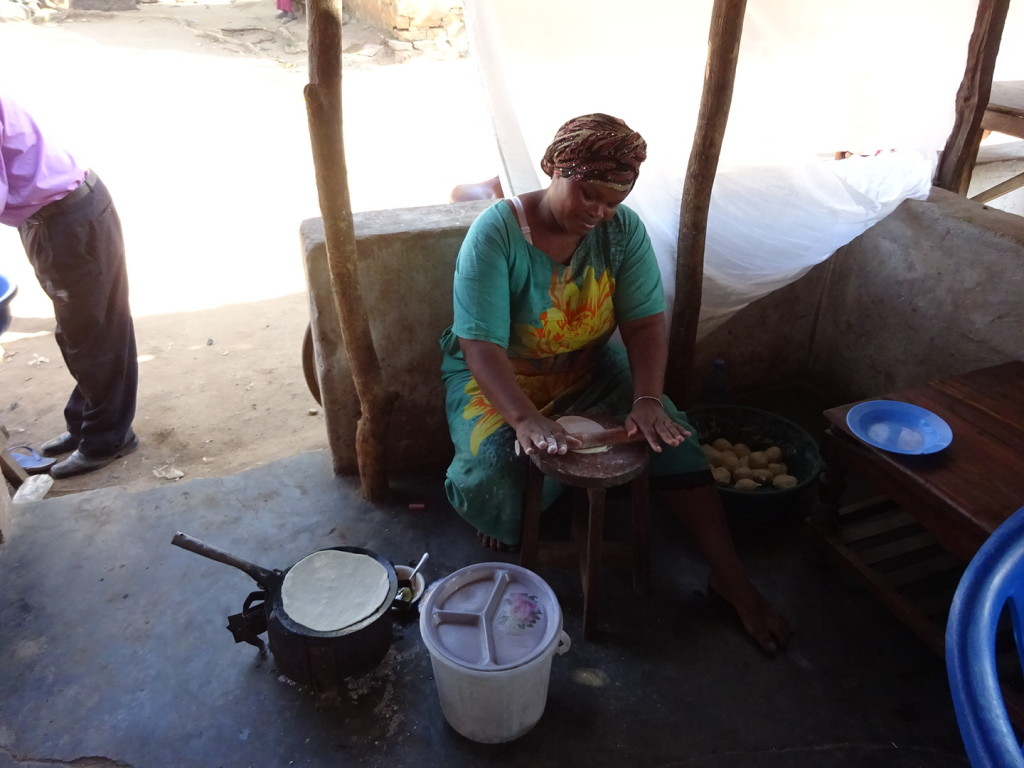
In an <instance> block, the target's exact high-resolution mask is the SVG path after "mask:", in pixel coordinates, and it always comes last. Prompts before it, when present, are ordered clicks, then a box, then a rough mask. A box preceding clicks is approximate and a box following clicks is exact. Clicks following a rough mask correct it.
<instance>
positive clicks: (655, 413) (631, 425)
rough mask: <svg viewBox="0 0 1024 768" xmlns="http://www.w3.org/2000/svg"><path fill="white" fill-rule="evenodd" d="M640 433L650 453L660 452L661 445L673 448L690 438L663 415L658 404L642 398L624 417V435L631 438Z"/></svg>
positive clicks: (666, 415) (663, 410)
mask: <svg viewBox="0 0 1024 768" xmlns="http://www.w3.org/2000/svg"><path fill="white" fill-rule="evenodd" d="M638 432H639V433H642V434H643V436H644V438H645V439H646V440H647V444H648V445H649V446H650V447H651V450H652V451H657V452H659V453H660V452H661V446H662V443H664V444H665V445H671V446H672V447H675V446H677V445H679V444H680V443H681V442H683V440H685V439H686V438H687V437H689V436H690V433H689V432H688V431H687V430H685V429H683V428H682V427H681V426H679V425H678V424H676V423H675V422H674V421H672V419H670V418H669V417H668V414H667V413H665V409H664V407H663V406H662V405H661V403H660V402H658V401H655V400H651V399H648V398H644V399H642V400H638V401H637V402H636V403H634V405H633V410H632V412H631V413H630V414H629V416H627V417H626V434H628V435H629V436H630V437H633V436H634V435H636V434H637V433H638Z"/></svg>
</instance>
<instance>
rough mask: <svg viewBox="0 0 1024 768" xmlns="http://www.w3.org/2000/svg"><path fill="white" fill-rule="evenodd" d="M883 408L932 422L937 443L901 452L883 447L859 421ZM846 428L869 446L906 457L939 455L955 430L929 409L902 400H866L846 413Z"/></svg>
mask: <svg viewBox="0 0 1024 768" xmlns="http://www.w3.org/2000/svg"><path fill="white" fill-rule="evenodd" d="M883 407H884V408H887V409H891V410H895V411H897V412H903V413H907V414H914V415H915V416H917V417H918V418H919V419H925V420H927V421H929V422H931V424H932V426H933V427H934V428H935V429H936V431H937V433H938V439H937V442H934V443H931V444H927V445H924V446H922V447H921V448H920V449H916V450H900V449H899V448H893V447H890V446H886V445H882V444H881V443H879V442H878V441H877V440H874V439H872V438H871V436H870V435H869V434H868V433H867V431H866V430H863V429H861V427H860V421H859V420H860V419H861V418H862V417H863V416H864V415H865V414H867V413H871V412H872V411H875V410H880V409H881V408H883ZM846 426H847V427H849V429H850V431H851V432H852V433H853V434H854V436H855V437H857V439H859V440H862V441H864V442H865V443H867V444H868V445H870V446H873V447H875V448H878V449H879V450H882V451H888V452H889V453H899V454H902V455H904V456H925V455H928V454H932V453H938V452H939V451H941V450H944V449H945V448H948V447H949V444H950V443H952V442H953V430H952V429H951V428H950V426H949V424H947V423H946V420H945V419H943V418H942V417H941V416H939V415H938V414H936V413H933V412H932V411H929V410H928V409H927V408H922V407H921V406H920V405H914V404H913V403H905V402H903V401H902V400H865V401H864V402H862V403H857V404H856V405H855V406H853V407H852V408H851V409H850V410H849V411H847V412H846Z"/></svg>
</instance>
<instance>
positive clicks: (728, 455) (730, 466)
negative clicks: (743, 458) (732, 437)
mask: <svg viewBox="0 0 1024 768" xmlns="http://www.w3.org/2000/svg"><path fill="white" fill-rule="evenodd" d="M721 456H722V466H723V467H725V468H726V469H727V470H729V471H730V472H735V471H736V470H737V469H739V466H740V460H739V459H737V458H736V456H735V455H734V454H733V452H732V451H726V452H725V453H723V454H721Z"/></svg>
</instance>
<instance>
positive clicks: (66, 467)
mask: <svg viewBox="0 0 1024 768" xmlns="http://www.w3.org/2000/svg"><path fill="white" fill-rule="evenodd" d="M138 447H139V438H138V437H136V436H135V435H134V434H133V435H132V436H131V437H130V438H129V439H128V442H126V443H125V444H124V445H122V446H121V447H120V448H118V449H117V450H116V451H114V452H113V453H110V454H107V455H106V456H86V455H85V454H84V453H82V452H81V451H80V450H78V449H77V448H76V449H75V452H74V453H72V454H71V455H70V456H68V457H67V458H66V459H64V461H60V462H57V463H56V464H54V465H53V466H52V467H51V468H50V476H51V477H53V478H54V479H56V480H60V479H62V478H65V477H74V476H75V475H84V474H85V473H86V472H92V471H94V470H97V469H99V468H100V467H105V466H107V464H109V463H110V462H112V461H114V460H115V459H120V458H121V457H122V456H127V455H128V454H129V453H131V452H132V451H134V450H135V449H136V448H138Z"/></svg>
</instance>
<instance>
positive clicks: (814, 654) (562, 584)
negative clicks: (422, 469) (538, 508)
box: [0, 401, 967, 768]
mask: <svg viewBox="0 0 1024 768" xmlns="http://www.w3.org/2000/svg"><path fill="white" fill-rule="evenodd" d="M812 405H813V404H812V403H809V402H808V401H803V406H804V407H805V408H807V407H808V406H812ZM814 408H816V405H814V407H812V408H811V411H813V412H816V413H820V410H818V411H814ZM440 477H441V475H440V473H433V474H429V475H412V474H409V475H402V476H400V477H395V478H394V479H393V483H392V485H393V489H394V498H393V499H392V500H391V501H390V502H389V503H387V504H381V505H369V504H367V503H366V502H365V501H363V500H362V499H361V497H360V496H359V492H358V487H357V484H356V483H355V482H354V481H353V480H352V479H350V478H336V477H334V476H333V475H332V473H331V470H330V461H329V457H328V455H327V453H326V452H325V451H324V452H312V453H306V454H301V455H298V456H295V457H292V458H289V459H286V460H282V461H279V462H275V463H273V464H270V465H268V466H264V467H260V468H258V469H254V470H251V471H249V472H246V473H244V474H241V475H237V476H233V477H225V478H221V479H199V480H193V481H190V482H185V483H181V484H178V485H173V486H168V487H165V488H161V489H157V490H152V491H146V492H142V493H137V494H129V493H126V492H124V491H123V490H120V489H117V488H111V489H107V490H101V491H94V492H89V493H83V494H77V495H73V496H65V497H61V498H55V499H48V500H44V501H41V502H38V503H35V504H32V505H24V506H19V507H16V509H15V521H14V525H13V526H12V528H11V530H10V532H9V538H8V541H7V542H6V543H5V544H4V545H3V546H2V547H0V585H2V586H0V691H2V692H3V693H2V697H0V768H14V766H17V767H18V768H42V766H44V765H45V766H54V765H57V766H71V765H73V766H75V767H76V768H106V767H108V766H134V767H136V768H166V767H167V766H190V767H194V768H213V767H221V766H222V767H223V768H239V767H242V766H261V767H262V766H269V767H276V766H292V765H294V766H327V765H332V766H337V765H353V766H356V765H358V766H363V765H366V766H377V765H388V766H394V768H400V767H401V766H413V765H415V766H421V765H424V764H431V765H444V766H477V765H503V766H519V765H529V766H531V767H532V768H545V767H546V766H560V767H561V766H582V765H586V766H590V767H592V768H593V767H595V766H618V765H623V764H627V763H628V764H629V765H631V766H633V767H634V768H649V767H650V768H654V767H656V766H688V767H690V768H740V767H741V766H742V768H751V767H754V768H757V767H759V766H764V767H766V768H790V767H793V768H795V767H796V766H801V767H803V766H826V767H831V766H858V768H863V767H865V766H887V767H888V766H892V767H894V768H905V767H910V766H921V767H922V768H923V767H924V766H928V768H945V767H946V766H960V767H962V766H966V765H967V761H966V759H965V758H964V756H963V751H962V747H961V744H960V739H959V734H958V731H957V727H956V722H955V720H954V716H953V712H952V706H951V704H950V701H949V694H948V688H947V684H946V677H945V668H944V665H943V664H942V662H941V660H940V659H938V658H937V657H936V656H934V655H933V654H932V653H931V652H930V651H929V650H928V649H927V648H926V647H925V646H924V645H923V644H922V643H921V642H919V641H918V640H917V639H916V638H915V637H914V636H912V635H911V634H910V633H909V632H907V631H906V630H904V629H903V627H902V626H901V625H899V624H897V623H896V622H895V620H893V619H892V618H890V617H889V615H888V614H886V613H885V611H884V610H883V609H882V608H881V607H880V606H879V605H877V604H876V603H875V602H874V601H873V600H872V599H871V598H870V597H869V596H868V595H867V594H866V592H865V591H864V590H863V589H861V588H860V587H859V586H858V585H856V584H852V583H850V582H849V581H848V580H847V579H846V578H845V577H844V576H843V575H841V574H838V573H835V572H833V571H832V570H831V569H830V568H828V567H826V566H822V565H820V564H816V562H815V560H814V559H813V558H809V557H806V554H807V550H806V548H805V543H804V541H803V537H802V534H801V530H800V527H799V524H798V522H793V523H791V524H789V525H783V526H779V527H778V528H777V529H776V530H773V531H771V532H768V531H764V530H761V531H754V530H753V529H750V528H748V527H741V528H740V529H739V530H738V539H739V546H740V548H741V551H742V554H743V556H744V558H745V560H746V562H747V563H748V565H749V568H750V570H751V572H752V574H753V575H754V577H755V579H756V580H757V581H758V583H759V584H760V585H761V587H762V589H763V590H764V591H765V592H766V593H767V594H768V595H769V597H770V598H771V599H772V600H774V601H775V602H777V603H778V604H779V605H780V606H781V607H782V608H783V609H784V611H785V612H786V613H787V614H788V615H789V616H790V617H791V620H792V622H793V624H794V626H795V628H796V635H795V636H794V638H793V641H792V644H791V647H790V648H789V650H788V651H787V652H786V653H785V654H783V655H781V656H779V657H778V658H775V659H767V658H766V657H765V656H763V655H762V654H761V653H760V652H759V651H758V650H757V649H756V648H755V647H754V646H753V645H752V644H751V643H750V642H748V641H747V640H746V639H745V637H744V636H743V635H742V634H741V633H740V632H739V631H738V629H737V625H736V622H735V620H734V618H733V616H732V615H731V614H730V613H729V612H728V611H727V610H725V609H723V608H722V607H720V606H719V605H718V604H716V603H714V602H712V601H710V600H709V599H708V598H707V597H706V596H705V594H704V585H705V579H706V572H705V568H704V567H703V565H702V564H701V563H700V562H699V561H698V560H697V559H696V558H695V556H694V554H693V552H692V550H691V549H690V548H689V547H688V545H687V542H686V541H684V540H683V539H682V537H681V535H680V533H679V532H678V531H677V530H676V529H675V528H674V527H673V526H672V525H671V524H670V522H669V521H668V520H666V519H664V518H663V517H661V516H660V515H657V514H656V515H655V521H654V526H655V531H654V533H655V537H654V539H655V542H656V544H655V547H654V568H655V571H654V573H655V579H654V586H653V591H652V594H651V595H650V596H648V597H645V598H638V597H636V596H634V595H633V593H632V592H631V589H630V580H629V577H628V575H627V574H625V573H623V572H619V571H608V572H607V573H606V575H605V580H604V587H605V589H604V593H603V596H602V599H603V603H602V613H601V618H600V621H601V625H602V633H601V636H600V637H599V638H597V639H595V640H594V641H590V642H586V641H584V640H583V639H582V629H581V600H580V594H579V586H578V582H577V581H576V578H575V576H574V574H572V573H570V572H568V571H559V570H542V571H541V575H542V576H543V577H544V578H545V579H546V580H547V581H548V582H549V583H550V584H551V586H552V587H553V588H554V590H555V592H556V594H557V595H558V598H559V600H560V602H561V605H562V609H563V611H564V616H565V618H564V621H565V629H566V631H567V632H568V634H569V635H570V636H571V638H572V639H573V645H572V648H571V650H570V651H569V652H568V653H567V654H566V655H564V656H556V657H555V659H554V662H553V666H552V672H551V684H550V691H549V697H548V703H547V709H546V712H545V714H544V716H543V718H542V719H541V721H540V722H539V724H538V725H537V726H536V728H534V729H533V730H532V731H531V732H530V733H529V734H527V735H526V736H525V737H523V738H522V739H520V740H518V741H516V742H513V743H510V744H504V745H497V746H486V745H480V744H475V743H473V742H470V741H468V740H466V739H464V738H463V737H461V736H459V735H458V734H457V733H456V732H454V731H453V730H452V729H451V728H450V727H449V726H448V725H447V723H446V722H445V720H444V718H443V716H442V714H441V711H440V709H439V705H438V699H437V694H436V690H435V687H434V682H433V680H432V677H431V667H430V658H429V654H428V652H427V650H426V648H425V646H424V645H423V643H422V642H421V640H420V637H419V629H418V626H417V625H416V624H415V623H414V622H411V623H401V622H396V623H395V637H396V639H395V642H394V644H393V646H392V650H391V651H389V654H388V656H387V657H386V658H385V659H384V661H383V662H382V663H381V664H380V665H379V666H378V667H377V668H376V669H375V670H374V671H373V672H371V673H370V674H368V675H366V676H365V677H363V678H360V679H359V680H355V681H352V683H351V686H350V692H349V694H350V695H349V696H348V698H347V700H345V701H344V702H343V704H342V705H341V706H340V707H338V708H335V709H318V708H317V707H316V706H315V704H314V702H313V700H312V698H311V697H310V695H309V693H308V692H307V691H306V690H304V689H302V688H301V687H298V686H295V685H294V684H290V683H289V682H288V681H287V680H284V679H282V678H281V677H280V676H279V674H278V673H277V672H276V671H275V669H274V663H273V659H272V658H271V659H268V660H261V659H259V658H258V656H257V653H256V650H255V649H254V648H252V647H251V646H248V645H235V644H234V643H233V642H232V638H231V636H230V634H229V633H228V632H227V631H226V630H225V629H224V627H225V618H226V616H227V615H228V614H230V613H235V612H237V611H239V610H240V609H241V604H242V601H243V600H244V598H245V596H246V595H247V594H248V593H249V592H250V591H252V590H253V589H255V584H254V582H253V581H252V580H251V579H250V578H249V577H248V576H247V575H245V574H244V573H242V572H241V571H239V570H236V569H235V568H232V567H230V566H227V565H223V564H220V563H215V562H212V561H210V560H207V559H205V558H202V557H199V556H197V555H194V554H191V553H189V552H185V551H184V550H181V549H178V548H176V547H173V546H171V543H170V542H171V537H172V536H173V534H174V533H175V531H178V530H181V531H185V532H186V533H189V534H191V535H193V536H196V537H198V538H200V539H203V540H204V541H207V542H209V543H211V544H213V545H215V546H218V547H221V548H222V549H225V550H227V551H229V552H231V553H233V554H235V555H238V556H239V557H242V558H244V559H247V560H250V561H252V562H255V563H257V564H259V565H262V566H264V567H268V568H286V567H288V566H290V565H291V564H292V563H294V562H296V561H297V560H298V559H300V558H301V557H303V556H304V555H306V554H308V553H310V552H312V551H315V550H318V549H322V548H324V547H330V546H337V545H340V544H348V545H355V546H362V547H367V548H369V549H371V550H373V551H375V552H379V553H381V554H382V555H384V556H386V557H388V558H389V559H391V560H392V561H393V562H395V563H412V562H415V560H416V559H418V557H419V556H420V554H422V553H423V552H424V551H427V552H429V553H430V559H429V561H428V562H427V565H426V566H425V571H426V575H427V577H428V580H431V581H433V580H436V579H439V578H442V577H444V576H445V575H447V574H449V573H451V572H452V571H455V570H457V569H459V568H461V567H463V566H465V565H468V564H471V563H474V562H483V561H487V560H494V559H498V560H508V561H510V562H514V559H512V558H511V557H508V556H497V557H495V556H491V555H489V554H488V553H487V552H485V551H484V550H482V549H480V548H479V546H478V544H477V542H476V540H475V537H474V536H473V532H472V530H471V529H470V528H469V526H467V525H466V524H465V523H463V522H462V521H461V520H460V519H458V517H457V516H456V515H455V513H454V512H452V511H451V509H450V507H448V505H447V503H446V502H445V500H444V496H443V490H442V488H441V484H440ZM411 503H414V504H424V505H425V508H424V509H422V510H410V509H409V504H411Z"/></svg>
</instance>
